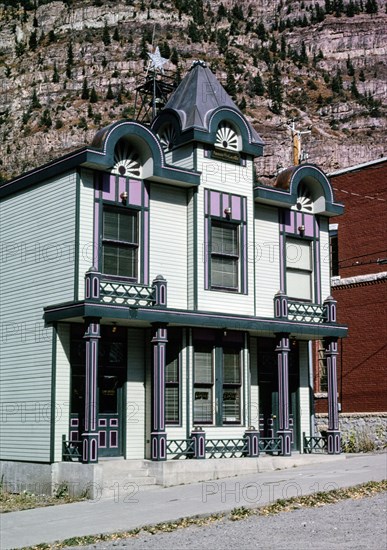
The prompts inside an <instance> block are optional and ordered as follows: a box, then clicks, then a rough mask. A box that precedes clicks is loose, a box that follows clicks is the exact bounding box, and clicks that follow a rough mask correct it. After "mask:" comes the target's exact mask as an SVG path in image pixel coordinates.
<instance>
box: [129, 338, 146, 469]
mask: <svg viewBox="0 0 387 550" xmlns="http://www.w3.org/2000/svg"><path fill="white" fill-rule="evenodd" d="M144 346H145V342H144V330H143V329H135V328H133V329H128V379H127V383H126V453H125V456H126V458H127V459H134V458H144V451H145V449H144V437H145V365H144V350H145V348H144Z"/></svg>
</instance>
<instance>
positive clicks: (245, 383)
mask: <svg viewBox="0 0 387 550" xmlns="http://www.w3.org/2000/svg"><path fill="white" fill-rule="evenodd" d="M242 358H243V363H242V365H243V370H242V388H243V391H244V392H245V394H246V396H247V397H246V399H243V411H242V412H243V415H242V420H243V421H242V425H243V426H246V427H249V426H250V425H251V391H250V390H251V376H250V368H251V367H250V363H251V361H250V336H249V334H248V333H247V332H245V335H244V341H243V350H242ZM245 388H246V389H247V391H246V389H245Z"/></svg>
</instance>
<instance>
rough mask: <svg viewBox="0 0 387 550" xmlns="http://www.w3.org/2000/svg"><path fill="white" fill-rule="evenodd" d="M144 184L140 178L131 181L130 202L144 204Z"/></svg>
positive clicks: (138, 204)
mask: <svg viewBox="0 0 387 550" xmlns="http://www.w3.org/2000/svg"><path fill="white" fill-rule="evenodd" d="M142 186H143V183H142V181H140V180H130V181H129V204H134V205H136V206H142Z"/></svg>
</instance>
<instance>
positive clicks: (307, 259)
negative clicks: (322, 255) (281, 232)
mask: <svg viewBox="0 0 387 550" xmlns="http://www.w3.org/2000/svg"><path fill="white" fill-rule="evenodd" d="M286 294H287V295H288V296H289V297H290V298H297V299H299V300H305V301H312V300H313V254H312V242H311V241H307V240H301V239H292V238H289V237H287V239H286Z"/></svg>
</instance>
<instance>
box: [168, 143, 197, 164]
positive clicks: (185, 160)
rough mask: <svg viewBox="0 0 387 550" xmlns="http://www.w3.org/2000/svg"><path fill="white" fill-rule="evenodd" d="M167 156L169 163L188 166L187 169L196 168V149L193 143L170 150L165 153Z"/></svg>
mask: <svg viewBox="0 0 387 550" xmlns="http://www.w3.org/2000/svg"><path fill="white" fill-rule="evenodd" d="M165 158H166V160H167V162H168V164H172V165H173V166H178V167H179V168H186V169H187V170H193V168H194V150H193V146H192V144H191V145H185V146H184V147H179V148H178V149H174V150H173V151H170V152H169V153H167V154H166V155H165Z"/></svg>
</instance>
